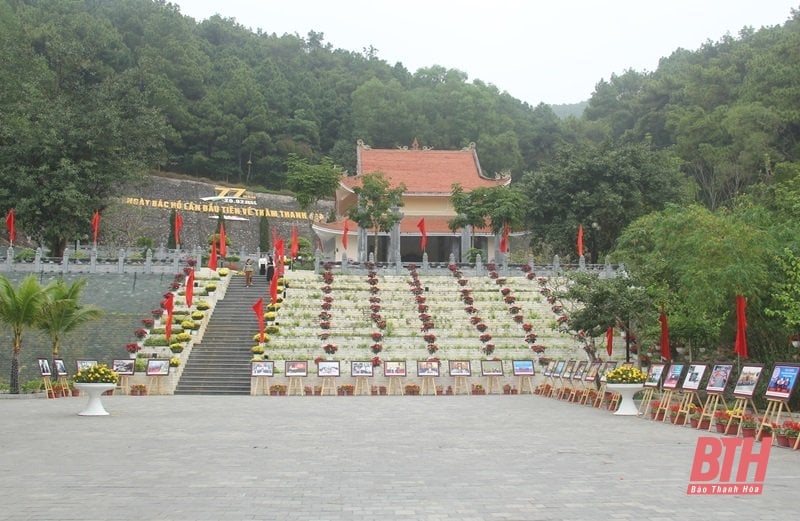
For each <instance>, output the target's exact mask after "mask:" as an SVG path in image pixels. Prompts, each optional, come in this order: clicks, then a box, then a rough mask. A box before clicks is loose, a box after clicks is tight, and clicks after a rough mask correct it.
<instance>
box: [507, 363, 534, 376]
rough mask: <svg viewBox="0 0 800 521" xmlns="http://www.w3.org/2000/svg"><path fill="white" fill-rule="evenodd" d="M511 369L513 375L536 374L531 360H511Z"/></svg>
mask: <svg viewBox="0 0 800 521" xmlns="http://www.w3.org/2000/svg"><path fill="white" fill-rule="evenodd" d="M511 370H512V371H513V373H514V376H534V375H535V374H536V369H535V368H534V365H533V360H512V361H511Z"/></svg>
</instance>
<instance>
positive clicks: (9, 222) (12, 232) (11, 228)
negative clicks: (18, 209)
mask: <svg viewBox="0 0 800 521" xmlns="http://www.w3.org/2000/svg"><path fill="white" fill-rule="evenodd" d="M6 228H8V242H10V243H11V245H12V246H13V245H14V239H15V238H16V235H17V229H16V227H15V220H14V209H13V208H12V209H10V210H9V211H8V215H6Z"/></svg>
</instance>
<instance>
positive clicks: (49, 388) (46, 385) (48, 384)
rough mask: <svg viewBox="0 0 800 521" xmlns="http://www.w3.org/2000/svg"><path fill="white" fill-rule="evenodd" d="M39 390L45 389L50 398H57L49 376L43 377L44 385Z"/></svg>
mask: <svg viewBox="0 0 800 521" xmlns="http://www.w3.org/2000/svg"><path fill="white" fill-rule="evenodd" d="M39 389H40V390H41V389H44V392H46V393H47V397H48V398H55V394H53V383H52V382H51V381H50V377H49V376H43V377H42V383H41V384H40V385H39Z"/></svg>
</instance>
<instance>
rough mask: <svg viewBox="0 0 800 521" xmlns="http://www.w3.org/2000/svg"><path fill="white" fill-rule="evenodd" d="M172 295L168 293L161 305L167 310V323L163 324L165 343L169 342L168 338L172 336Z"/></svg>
mask: <svg viewBox="0 0 800 521" xmlns="http://www.w3.org/2000/svg"><path fill="white" fill-rule="evenodd" d="M174 298H175V296H174V294H173V293H172V292H170V293H169V294H168V295H167V297H166V298H165V299H164V302H162V303H161V305H162V306H163V307H164V309H165V310H167V322H166V323H165V324H164V336H165V337H166V338H167V342H169V337H171V336H172V310H173V309H174V307H175V306H174V302H175V301H174Z"/></svg>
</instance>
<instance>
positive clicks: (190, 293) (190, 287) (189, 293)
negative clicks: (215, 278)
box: [186, 268, 194, 307]
mask: <svg viewBox="0 0 800 521" xmlns="http://www.w3.org/2000/svg"><path fill="white" fill-rule="evenodd" d="M192 297H194V268H189V276H187V277H186V307H192Z"/></svg>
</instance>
